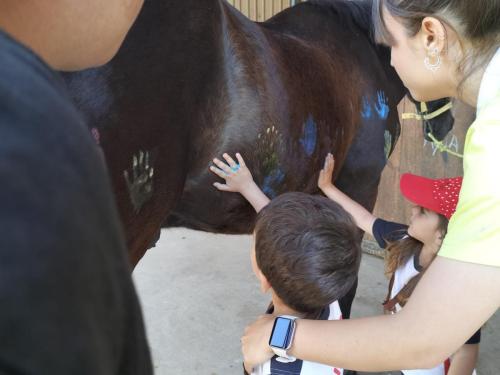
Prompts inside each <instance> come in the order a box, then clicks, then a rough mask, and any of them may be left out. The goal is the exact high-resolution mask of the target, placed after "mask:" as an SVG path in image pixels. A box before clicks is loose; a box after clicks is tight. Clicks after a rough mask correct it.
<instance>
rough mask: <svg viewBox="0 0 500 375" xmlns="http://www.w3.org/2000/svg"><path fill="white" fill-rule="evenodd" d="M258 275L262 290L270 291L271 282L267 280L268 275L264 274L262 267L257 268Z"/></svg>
mask: <svg viewBox="0 0 500 375" xmlns="http://www.w3.org/2000/svg"><path fill="white" fill-rule="evenodd" d="M257 277H258V278H259V282H260V290H261V292H262V293H267V292H269V290H270V289H271V284H270V283H269V281H268V280H267V277H266V276H264V274H263V273H262V271H261V270H260V269H259V270H257Z"/></svg>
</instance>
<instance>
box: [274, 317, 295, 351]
mask: <svg viewBox="0 0 500 375" xmlns="http://www.w3.org/2000/svg"><path fill="white" fill-rule="evenodd" d="M291 324H292V321H291V320H290V319H286V318H280V317H278V318H276V320H275V321H274V327H273V333H272V335H271V339H270V340H269V345H271V346H274V347H275V348H281V349H285V348H286V344H287V339H288V334H289V332H290V325H291Z"/></svg>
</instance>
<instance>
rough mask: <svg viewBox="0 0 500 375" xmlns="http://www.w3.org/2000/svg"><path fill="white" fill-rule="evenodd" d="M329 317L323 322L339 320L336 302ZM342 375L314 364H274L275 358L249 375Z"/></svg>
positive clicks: (303, 362) (340, 371) (338, 307)
mask: <svg viewBox="0 0 500 375" xmlns="http://www.w3.org/2000/svg"><path fill="white" fill-rule="evenodd" d="M328 307H329V315H328V318H327V319H326V316H325V317H322V319H324V320H341V319H342V312H341V311H340V306H339V303H338V302H337V301H335V302H333V303H332V304H330V306H328ZM271 366H272V367H273V372H271ZM299 374H300V375H343V374H344V370H343V369H341V368H335V367H331V366H326V365H322V364H320V363H315V362H307V361H302V360H300V359H297V360H296V361H295V362H291V363H280V362H276V356H275V357H273V358H272V359H271V360H269V361H267V362H265V363H263V364H262V365H260V366H256V367H255V368H254V369H253V372H252V374H251V375H299Z"/></svg>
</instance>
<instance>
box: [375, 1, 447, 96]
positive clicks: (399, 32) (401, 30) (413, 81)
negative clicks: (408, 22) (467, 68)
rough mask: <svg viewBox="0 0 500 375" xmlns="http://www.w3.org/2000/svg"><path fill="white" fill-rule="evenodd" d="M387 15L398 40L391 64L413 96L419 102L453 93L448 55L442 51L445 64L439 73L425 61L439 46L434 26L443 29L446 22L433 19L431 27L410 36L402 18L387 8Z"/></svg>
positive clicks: (385, 12) (432, 59)
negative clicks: (427, 65) (432, 69)
mask: <svg viewBox="0 0 500 375" xmlns="http://www.w3.org/2000/svg"><path fill="white" fill-rule="evenodd" d="M383 17H384V22H385V25H386V27H387V30H388V31H389V32H390V34H391V35H392V37H393V40H394V43H393V45H392V46H390V47H391V65H392V66H393V67H394V69H395V70H396V72H397V73H398V75H399V77H400V78H401V80H402V81H403V84H404V85H405V86H406V87H407V88H408V89H409V91H410V93H411V95H412V97H413V98H414V99H416V100H418V101H430V100H436V99H440V98H444V97H448V96H451V95H450V93H451V91H450V85H449V83H448V78H449V77H448V74H449V73H448V68H447V67H446V66H445V65H446V64H445V60H444V54H443V53H442V52H440V53H439V56H440V58H441V61H442V63H441V67H440V68H439V69H438V70H437V71H436V72H433V71H431V70H429V69H427V68H426V66H425V64H424V60H425V58H426V57H428V56H429V54H430V52H431V51H432V50H433V48H434V46H435V45H436V44H438V45H439V43H435V42H436V38H439V36H437V35H432V34H433V31H432V28H433V27H434V28H438V29H439V28H440V26H439V25H441V26H442V24H441V23H440V22H439V21H437V20H436V19H433V18H429V21H428V23H427V29H426V28H424V26H422V29H421V31H419V32H418V33H417V34H416V35H415V36H413V37H410V36H408V31H407V29H406V28H405V27H404V26H403V24H401V23H400V20H399V19H396V18H394V17H393V16H392V15H391V14H390V13H389V12H388V11H387V10H386V9H384V12H383ZM423 22H424V21H423ZM436 22H437V23H436ZM439 30H441V29H439ZM433 38H434V39H433ZM433 40H434V43H433ZM436 61H437V57H433V56H431V57H430V62H431V63H435V62H436Z"/></svg>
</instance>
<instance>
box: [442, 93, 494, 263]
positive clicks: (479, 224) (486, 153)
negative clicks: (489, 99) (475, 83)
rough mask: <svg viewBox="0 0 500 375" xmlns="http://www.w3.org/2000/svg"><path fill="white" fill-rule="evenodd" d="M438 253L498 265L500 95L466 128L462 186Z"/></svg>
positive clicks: (466, 260)
mask: <svg viewBox="0 0 500 375" xmlns="http://www.w3.org/2000/svg"><path fill="white" fill-rule="evenodd" d="M439 256H442V257H446V258H450V259H456V260H460V261H464V262H471V263H478V264H484V265H491V266H497V267H500V99H498V100H496V101H494V102H493V103H492V105H489V106H488V108H487V109H485V110H484V111H482V113H481V115H480V117H478V119H477V120H476V121H475V122H474V124H472V125H471V127H470V128H469V131H468V132H467V137H466V140H465V149H464V180H463V183H462V190H461V192H460V198H459V201H458V206H457V211H456V212H455V214H454V215H453V217H452V218H451V221H450V224H449V227H448V234H447V236H446V238H445V240H444V242H443V246H442V247H441V250H440V252H439Z"/></svg>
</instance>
